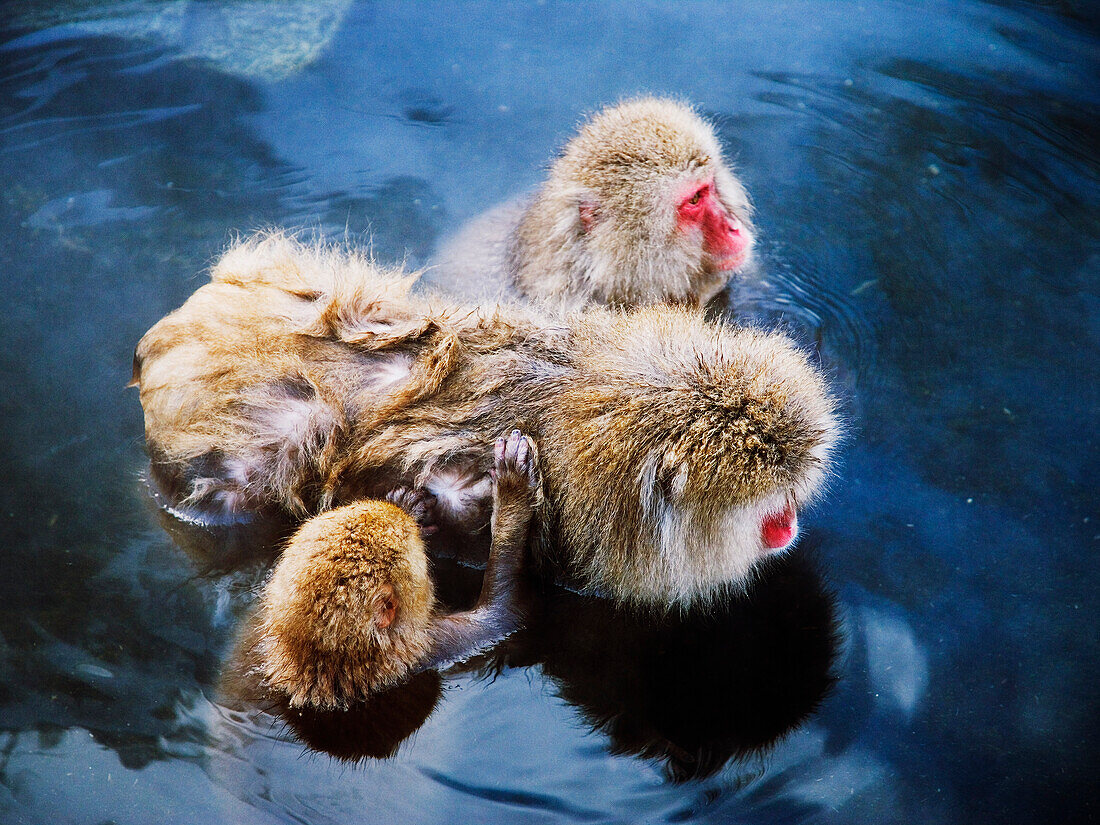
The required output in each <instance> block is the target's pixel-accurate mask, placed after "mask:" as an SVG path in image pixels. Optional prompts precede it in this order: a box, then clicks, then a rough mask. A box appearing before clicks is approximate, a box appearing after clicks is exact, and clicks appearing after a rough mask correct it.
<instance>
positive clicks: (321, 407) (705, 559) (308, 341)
mask: <svg viewBox="0 0 1100 825" xmlns="http://www.w3.org/2000/svg"><path fill="white" fill-rule="evenodd" d="M411 280H412V279H411V278H409V277H404V276H402V275H400V274H399V273H392V272H384V271H382V270H380V269H379V268H377V267H376V266H374V265H373V264H372V263H370V262H369V261H367V260H366V259H364V258H363V257H361V256H358V255H356V254H354V253H350V252H344V251H340V250H336V249H332V248H325V247H321V246H304V245H301V244H298V243H296V242H294V241H291V240H289V239H287V238H285V237H282V236H278V235H276V236H269V237H261V238H256V239H252V240H249V241H246V242H243V243H239V244H238V245H237V246H235V247H234V248H232V249H230V250H229V251H228V252H227V253H226V254H225V256H224V257H223V258H222V259H221V261H220V262H219V263H218V264H217V265H216V267H215V269H214V271H213V275H212V282H211V283H209V284H207V285H205V286H203V287H201V288H200V289H199V290H198V291H197V292H196V293H195V294H194V295H193V296H192V297H191V298H190V299H189V300H188V301H187V302H186V303H185V304H184V306H183V307H181V308H180V309H178V310H176V311H175V312H173V313H171V314H170V315H168V316H167V317H166V318H164V319H163V320H161V321H160V322H159V323H157V324H156V325H155V326H154V327H153V328H152V329H151V330H150V331H149V332H148V333H147V334H146V335H145V337H144V338H143V339H142V341H141V343H140V344H139V346H138V349H137V353H136V356H135V371H134V381H135V383H136V384H138V385H139V386H140V390H141V402H142V406H143V407H144V411H145V421H146V438H147V443H148V446H149V450H150V455H151V458H152V469H153V474H154V477H155V479H156V480H157V481H158V483H159V486H160V487H161V488H162V490H163V491H164V492H165V494H166V495H168V496H169V497H170V498H171V499H172V500H173V501H174V502H175V503H176V506H177V509H178V510H180V511H181V512H184V513H185V514H189V515H190V516H191V517H195V518H200V519H208V520H218V519H222V520H231V519H233V518H240V517H241V516H242V514H248V513H253V512H256V511H263V510H264V509H265V508H277V509H280V510H284V511H287V512H289V513H291V514H294V515H297V516H299V517H303V518H304V517H308V516H311V515H314V514H316V513H318V512H320V511H322V510H324V509H327V508H329V507H331V506H336V505H340V504H345V503H350V502H355V501H357V500H360V499H363V498H375V499H379V498H384V497H385V496H386V495H387V494H388V493H390V492H391V491H392V490H394V489H395V488H400V487H409V488H413V489H414V490H424V491H427V492H428V493H430V494H431V495H432V496H433V497H434V509H435V511H436V517H437V518H438V519H439V520H440V521H441V522H442V523H449V524H451V525H456V526H457V527H458V528H459V529H460V530H464V531H473V530H476V529H478V528H479V527H481V526H482V525H483V524H484V523H485V521H487V516H488V512H489V509H490V505H491V502H492V494H491V492H492V481H491V477H490V471H491V470H492V468H493V461H494V458H493V449H492V445H493V444H494V442H495V440H496V439H497V438H498V437H500V436H502V435H505V434H507V433H508V432H510V431H511V430H512V429H513V428H516V429H519V430H521V431H523V432H524V433H526V434H528V435H530V436H531V437H532V439H533V440H534V443H536V444H537V445H538V450H539V467H540V471H541V475H542V479H543V482H542V485H541V487H540V490H539V491H538V503H537V505H536V515H535V519H534V522H533V525H534V526H533V528H532V536H531V552H532V563H533V565H535V566H537V567H541V568H543V569H545V570H548V571H550V572H552V573H553V574H555V575H557V576H558V577H560V578H563V579H566V580H570V581H573V582H575V583H577V584H578V585H580V586H582V587H585V588H589V589H593V590H596V591H598V592H603V593H606V594H607V595H610V596H611V597H613V598H616V599H618V600H622V601H628V602H634V603H643V604H650V605H658V606H669V605H675V604H688V603H692V602H695V601H698V600H705V599H706V598H708V597H709V596H711V595H713V594H714V593H716V592H717V591H719V590H721V589H723V588H727V587H729V586H740V585H742V584H743V583H744V582H745V581H746V579H747V577H749V575H750V573H751V570H752V569H753V567H754V565H756V564H757V562H759V561H760V560H761V559H764V558H766V557H768V556H769V555H770V554H772V553H773V552H775V551H778V550H782V549H783V548H785V547H787V546H788V545H789V544H790V543H791V542H792V541H793V540H794V537H795V534H796V532H797V512H798V509H799V508H800V507H802V506H803V505H804V504H805V503H806V502H808V501H809V500H811V499H812V498H813V497H814V496H815V494H816V493H817V492H818V491H819V490H820V488H821V487H822V484H823V481H824V479H825V477H826V475H827V472H828V469H829V463H830V454H831V452H832V450H833V447H834V445H835V444H836V442H837V440H838V431H839V425H838V420H837V414H836V411H835V404H834V401H833V399H832V397H831V396H830V394H829V392H828V389H827V387H826V383H825V381H824V379H823V377H822V375H821V374H820V373H819V372H818V371H817V370H816V369H815V368H814V367H813V366H811V364H810V363H809V362H808V360H807V358H806V356H805V355H804V354H803V353H802V352H801V351H799V350H798V349H797V348H796V347H795V346H794V345H793V344H792V343H791V342H790V341H789V340H788V339H787V338H785V337H783V336H782V335H779V334H774V333H773V334H768V333H762V332H758V331H753V330H745V329H736V328H731V327H728V326H722V325H714V324H710V323H708V322H706V321H705V320H703V319H702V318H701V317H699V315H698V313H696V312H692V311H689V310H687V309H683V308H677V307H669V306H651V307H647V308H644V309H639V310H635V311H633V312H628V313H623V312H619V311H609V310H606V309H600V308H590V309H588V310H586V311H584V312H575V313H572V314H568V315H566V316H558V315H554V316H542V315H539V314H538V313H537V312H536V311H535V310H533V309H531V308H523V307H515V306H511V307H509V306H487V307H483V308H472V307H456V306H453V305H448V304H446V303H434V302H432V301H430V300H427V299H421V298H414V297H410V296H409V294H408V290H409V287H410V285H411Z"/></svg>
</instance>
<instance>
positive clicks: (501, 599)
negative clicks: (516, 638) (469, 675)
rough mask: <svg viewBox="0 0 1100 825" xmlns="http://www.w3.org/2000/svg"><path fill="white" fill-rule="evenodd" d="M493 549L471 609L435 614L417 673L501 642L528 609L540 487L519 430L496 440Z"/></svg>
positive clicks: (534, 460)
mask: <svg viewBox="0 0 1100 825" xmlns="http://www.w3.org/2000/svg"><path fill="white" fill-rule="evenodd" d="M494 459H495V477H494V483H493V516H492V528H491V529H492V545H491V547H490V549H489V562H488V564H487V565H486V568H485V578H484V580H483V582H482V585H481V595H480V596H479V597H478V600H477V603H476V604H475V605H474V607H473V608H472V609H471V610H467V611H464V612H461V613H452V614H450V615H447V616H440V617H438V618H437V619H436V621H435V623H434V624H433V625H432V627H431V630H430V633H431V646H430V650H429V652H428V654H427V656H426V657H425V658H424V659H423V660H421V662H420V663H419V665H418V667H417V670H418V671H422V670H432V669H441V668H445V667H447V666H449V665H451V664H454V663H455V662H460V661H463V660H464V659H468V658H470V657H471V656H473V655H475V654H477V653H479V652H480V651H483V650H485V649H487V648H489V647H491V646H492V645H494V644H496V643H497V642H499V641H501V640H502V639H504V638H505V637H507V636H508V635H510V634H511V633H513V632H515V631H516V630H518V629H519V628H520V626H521V625H522V623H523V619H524V615H525V613H526V605H527V599H528V594H527V579H526V565H525V561H526V555H527V538H528V534H529V532H530V526H531V518H532V516H533V515H534V511H535V506H536V502H537V496H538V491H539V487H540V483H541V482H540V478H539V471H538V457H537V454H536V450H535V445H534V442H533V441H531V439H530V438H528V437H527V436H524V435H522V434H521V433H520V432H519V431H518V430H513V431H512V434H511V435H510V436H509V437H508V438H507V439H504V438H500V439H498V440H497V443H496V447H495V452H494Z"/></svg>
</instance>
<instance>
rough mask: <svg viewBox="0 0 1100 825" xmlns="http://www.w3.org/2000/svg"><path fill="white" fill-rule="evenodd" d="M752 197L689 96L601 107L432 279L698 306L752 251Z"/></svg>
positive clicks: (571, 302) (625, 303) (463, 235)
mask: <svg viewBox="0 0 1100 825" xmlns="http://www.w3.org/2000/svg"><path fill="white" fill-rule="evenodd" d="M752 245H753V229H752V207H751V205H750V203H749V198H748V195H747V194H746V192H745V188H744V186H742V184H741V182H740V181H739V180H738V179H737V177H735V176H734V175H733V173H732V172H731V171H730V169H729V166H728V165H727V164H726V162H725V160H724V159H723V157H722V147H721V146H720V144H719V142H718V139H717V137H716V136H715V134H714V130H713V128H712V127H711V126H710V124H708V123H707V122H706V121H704V120H703V119H702V118H701V117H699V116H698V115H697V114H696V113H695V112H694V111H693V110H692V109H691V108H690V107H688V106H686V105H684V104H683V103H680V102H677V101H674V100H667V99H662V98H655V97H643V98H638V99H635V100H629V101H626V102H624V103H620V104H618V105H617V106H612V107H609V108H607V109H604V110H603V111H601V112H599V113H597V114H596V115H594V116H593V117H592V118H590V119H589V120H588V121H587V122H586V123H585V124H584V125H583V126H582V128H581V130H580V132H579V133H578V134H577V135H576V136H575V137H574V138H573V139H572V140H571V141H570V142H569V143H568V144H567V145H566V146H565V149H564V150H563V151H562V154H561V156H560V157H559V158H558V159H557V160H556V161H555V162H554V164H553V165H552V167H551V168H550V173H549V176H548V177H547V179H546V181H545V182H544V183H543V184H542V186H541V187H540V188H539V190H538V191H537V192H536V193H535V194H534V195H533V196H532V197H531V198H529V199H527V200H524V201H521V202H517V203H511V204H507V205H504V206H502V207H497V208H496V209H493V210H491V211H490V212H488V213H486V214H485V215H483V216H482V217H480V218H477V219H475V220H474V221H473V222H472V223H471V224H470V225H469V226H467V227H466V228H465V229H464V230H462V231H460V232H459V234H458V235H457V236H456V237H455V238H454V239H453V240H451V241H450V242H449V243H447V244H445V245H444V248H443V249H442V251H441V252H440V254H439V255H438V256H436V262H435V270H436V271H432V272H430V273H429V277H430V278H431V279H432V280H433V281H434V282H436V283H437V284H438V285H439V286H440V287H443V288H446V289H448V290H449V291H452V292H454V293H456V294H466V295H470V296H478V295H481V296H487V295H493V294H494V293H498V294H503V295H507V294H509V293H513V292H518V293H519V294H520V295H522V296H524V297H525V298H528V299H532V300H539V301H545V302H548V303H550V304H553V305H557V306H563V307H567V308H573V307H578V306H582V305H585V304H599V305H605V306H618V307H632V306H644V305H647V304H655V303H678V304H684V305H687V306H692V307H699V306H702V305H704V304H705V303H707V301H709V300H710V299H711V298H713V297H714V296H715V295H716V294H717V293H718V292H719V291H721V290H722V288H723V287H724V286H725V285H726V283H727V281H728V280H729V278H730V276H731V275H732V274H733V273H735V272H736V271H738V270H740V269H742V268H743V267H744V266H745V265H746V263H747V261H748V260H749V257H750V253H751V251H752Z"/></svg>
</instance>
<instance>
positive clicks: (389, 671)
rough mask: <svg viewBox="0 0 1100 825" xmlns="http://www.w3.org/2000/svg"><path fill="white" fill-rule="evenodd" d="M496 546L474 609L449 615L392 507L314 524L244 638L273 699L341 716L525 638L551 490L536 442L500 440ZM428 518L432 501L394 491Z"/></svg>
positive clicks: (351, 510)
mask: <svg viewBox="0 0 1100 825" xmlns="http://www.w3.org/2000/svg"><path fill="white" fill-rule="evenodd" d="M493 458H494V464H493V494H492V499H493V504H492V506H493V514H492V547H491V548H490V552H489V562H488V565H487V566H486V570H485V576H484V579H483V582H482V589H481V595H480V596H479V598H478V600H477V603H476V604H475V605H474V607H473V608H472V609H471V610H468V611H464V612H459V613H452V614H447V615H443V614H439V613H438V612H437V610H436V606H435V598H434V592H433V586H432V580H431V578H430V577H429V575H428V560H427V556H426V555H425V552H424V542H423V541H422V539H421V535H420V527H419V526H418V524H417V522H416V521H414V519H413V517H412V516H411V515H410V514H409V513H408V512H406V511H405V510H403V509H401V507H397V506H395V505H394V504H391V503H388V502H384V501H369V500H368V501H360V502H356V503H354V504H348V505H345V506H343V507H338V508H336V509H334V510H329V511H328V512H325V513H322V514H320V515H318V516H314V517H313V518H311V519H309V520H308V521H306V523H305V524H304V525H303V526H302V528H301V529H300V530H299V531H298V532H297V534H296V535H295V536H294V537H293V538H291V540H290V541H289V542H288V544H287V546H286V548H285V550H284V551H283V554H282V556H281V557H280V559H279V561H278V563H277V564H276V565H275V568H274V571H273V572H272V574H271V576H270V578H269V579H268V581H267V584H266V585H265V587H264V590H263V593H262V595H261V598H260V605H259V608H258V611H257V614H256V616H255V618H254V619H253V621H251V622H250V623H249V625H248V628H247V630H246V637H247V641H246V643H245V644H246V648H247V649H246V651H245V657H246V658H247V659H249V660H251V661H252V662H253V667H254V668H255V669H256V671H258V675H259V679H260V683H261V685H262V688H263V690H264V691H267V692H270V693H271V695H273V696H275V697H277V698H278V699H280V700H281V701H285V702H286V704H287V705H289V706H290V707H292V708H300V707H311V708H322V709H323V708H342V707H348V706H349V705H351V704H353V703H356V702H361V701H364V700H367V699H368V698H370V697H371V696H373V695H377V693H378V692H379V691H380V690H382V689H384V688H386V687H389V686H391V685H394V684H397V683H399V682H403V681H405V680H406V679H407V678H409V677H410V676H411V675H412V674H413V673H416V672H419V671H421V670H425V669H429V668H440V667H445V666H447V665H449V664H451V663H452V662H455V661H461V660H463V659H467V658H469V657H470V656H472V655H473V654H475V653H478V652H480V651H482V650H484V649H485V648H486V647H488V646H490V645H492V644H495V643H496V642H498V641H500V640H501V639H502V638H504V637H505V636H507V635H508V634H510V633H511V632H513V631H514V630H516V629H517V628H518V627H519V625H520V623H521V621H522V617H523V612H524V610H525V607H526V602H525V600H524V598H522V591H523V590H524V589H525V588H524V587H523V575H524V569H525V567H526V561H527V559H526V548H527V544H528V534H529V528H530V524H531V518H532V516H533V514H534V512H535V507H536V505H537V502H538V492H539V490H540V489H541V486H542V482H541V478H540V476H539V473H538V462H537V452H536V449H535V446H534V443H533V442H532V441H531V440H530V439H529V438H527V437H526V436H524V435H523V434H522V433H520V432H519V431H513V432H512V433H511V435H510V436H509V437H508V438H501V439H498V441H497V444H496V449H495V450H494V456H493ZM393 499H394V501H399V502H401V503H402V504H403V505H404V506H411V508H412V509H413V510H415V511H418V512H422V513H423V512H424V511H423V509H422V508H420V507H419V506H418V502H419V501H422V497H421V496H420V495H419V494H416V493H414V492H412V491H409V490H407V489H406V490H399V491H395V493H394V494H393Z"/></svg>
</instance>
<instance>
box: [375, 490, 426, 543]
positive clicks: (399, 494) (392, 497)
mask: <svg viewBox="0 0 1100 825" xmlns="http://www.w3.org/2000/svg"><path fill="white" fill-rule="evenodd" d="M386 501H388V502H390V504H396V505H397V506H398V507H400V508H401V509H402V510H404V511H405V512H406V513H408V514H409V515H410V516H412V517H413V518H414V519H416V523H417V524H418V525H419V526H420V532H421V533H422V534H423V535H425V536H430V535H432V534H433V533H435V532H436V531H438V530H439V514H438V510H437V504H438V502H437V501H436V498H435V496H434V495H432V494H431V493H430V492H428V490H426V489H424V488H423V487H396V488H394V489H393V490H390V491H389V492H388V493H386Z"/></svg>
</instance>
